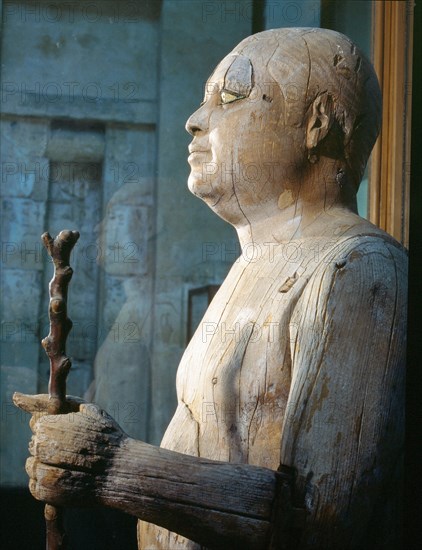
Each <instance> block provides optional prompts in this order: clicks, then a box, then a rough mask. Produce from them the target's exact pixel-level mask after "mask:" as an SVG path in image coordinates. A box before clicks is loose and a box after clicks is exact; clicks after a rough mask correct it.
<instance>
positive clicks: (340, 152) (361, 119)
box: [232, 28, 381, 190]
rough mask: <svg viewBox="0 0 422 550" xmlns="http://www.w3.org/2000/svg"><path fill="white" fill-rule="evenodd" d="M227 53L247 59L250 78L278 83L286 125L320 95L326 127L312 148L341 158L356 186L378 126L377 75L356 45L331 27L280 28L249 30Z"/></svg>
mask: <svg viewBox="0 0 422 550" xmlns="http://www.w3.org/2000/svg"><path fill="white" fill-rule="evenodd" d="M232 54H234V55H240V56H241V58H243V59H246V58H249V59H250V60H251V65H252V79H253V78H254V74H253V73H256V72H260V73H261V78H260V80H261V82H262V78H263V76H262V73H263V72H267V74H268V76H269V77H270V78H271V80H273V81H274V82H275V83H276V84H277V85H278V87H279V88H280V91H281V94H282V96H283V98H284V112H283V113H282V116H283V117H284V122H285V124H286V125H288V126H296V127H298V126H303V125H306V124H307V123H308V122H309V119H310V118H311V116H312V110H313V109H314V110H315V106H314V102H315V100H317V98H321V101H322V102H323V105H324V110H325V112H326V114H327V116H328V117H329V122H328V125H329V128H328V132H327V135H326V136H325V137H324V139H323V140H321V142H320V143H318V145H317V147H316V148H315V151H314V152H315V153H317V154H321V155H325V156H328V157H332V158H339V159H343V160H344V162H345V164H346V165H347V168H348V174H349V178H350V180H351V182H352V184H353V186H354V187H355V189H356V190H357V188H358V185H359V183H360V180H361V178H362V175H363V172H364V169H365V165H366V163H367V160H368V157H369V154H370V152H371V150H372V147H373V145H374V143H375V140H376V138H377V136H378V133H379V130H380V126H381V93H380V89H379V84H378V80H377V77H376V74H375V71H374V69H373V67H372V65H371V64H370V63H369V61H368V60H367V59H366V58H365V56H364V54H363V53H362V52H361V51H360V50H359V48H357V46H356V45H355V44H353V42H352V41H351V40H350V39H349V38H347V37H346V36H344V35H342V34H340V33H338V32H335V31H331V30H327V29H317V28H316V29H311V28H286V29H274V30H269V31H264V32H261V33H258V34H255V35H253V36H250V37H248V38H246V39H245V40H243V41H242V42H241V43H240V44H239V45H238V46H237V47H236V48H234V50H233V52H232ZM238 65H239V66H243V67H245V66H246V62H245V61H243V63H238ZM244 72H245V71H244ZM245 74H246V73H245ZM264 78H265V77H264Z"/></svg>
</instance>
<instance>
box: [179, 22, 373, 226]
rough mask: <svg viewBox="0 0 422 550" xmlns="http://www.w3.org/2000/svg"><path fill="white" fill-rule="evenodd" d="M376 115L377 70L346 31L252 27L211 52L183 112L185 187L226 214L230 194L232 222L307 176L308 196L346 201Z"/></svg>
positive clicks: (351, 200)
mask: <svg viewBox="0 0 422 550" xmlns="http://www.w3.org/2000/svg"><path fill="white" fill-rule="evenodd" d="M380 124H381V94H380V89H379V85H378V80H377V77H376V75H375V72H374V69H373V67H372V65H371V64H370V63H369V61H368V60H367V59H366V58H365V56H364V55H363V53H362V52H361V51H360V50H359V49H358V48H357V46H355V44H353V42H352V41H351V40H350V39H349V38H347V37H346V36H344V35H342V34H340V33H338V32H335V31H330V30H326V29H318V28H316V29H312V28H284V29H275V30H269V31H265V32H261V33H258V34H255V35H253V36H250V37H248V38H246V39H245V40H243V41H242V42H241V43H240V44H239V45H238V46H237V47H236V48H234V50H233V51H232V52H231V53H230V54H229V55H228V56H227V57H225V58H224V59H223V60H222V61H221V63H220V64H219V65H218V66H217V68H216V69H215V71H214V72H213V74H212V75H211V77H210V78H209V80H208V82H207V84H206V89H205V98H204V102H203V103H202V105H201V107H200V108H199V109H198V110H197V111H196V112H195V113H194V114H193V115H192V116H191V117H190V118H189V120H188V122H187V129H188V131H189V132H190V133H191V134H192V135H193V136H194V139H193V141H192V144H191V146H190V151H191V153H192V154H191V155H190V157H189V163H190V165H191V169H192V170H191V175H190V178H189V187H190V189H191V191H192V192H193V193H194V194H196V195H198V196H200V197H201V198H202V199H204V200H205V201H206V202H207V203H208V204H209V205H210V206H211V207H212V208H213V209H214V210H215V211H216V212H217V213H218V214H220V215H221V216H222V217H224V218H226V219H227V212H226V210H227V207H228V210H231V211H233V210H234V208H233V204H234V202H236V203H237V204H238V206H239V208H237V217H238V218H239V219H235V218H233V216H232V214H230V216H229V218H230V219H229V220H228V221H230V222H232V223H234V224H235V225H236V223H238V222H240V218H241V217H242V212H243V214H245V212H246V211H249V212H251V204H252V203H253V202H254V201H255V202H259V203H260V205H261V206H262V205H263V204H264V205H265V204H267V205H268V204H269V202H271V201H272V202H273V203H274V199H276V198H277V194H278V196H280V195H281V194H282V193H283V192H285V191H286V190H287V191H289V192H290V193H291V194H292V196H295V195H296V196H297V194H298V193H300V192H302V193H303V192H304V191H305V189H306V187H307V186H308V190H307V196H308V197H310V198H311V200H312V197H314V198H315V197H316V196H317V194H318V193H319V195H318V196H319V197H320V199H321V196H320V195H321V193H329V194H330V196H331V197H332V199H333V202H337V203H340V204H343V205H345V206H351V207H352V208H353V204H355V195H356V192H357V190H358V187H359V183H360V181H361V178H362V175H363V172H364V169H365V166H366V163H367V160H368V157H369V154H370V152H371V149H372V147H373V145H374V143H375V140H376V138H377V135H378V133H379V129H380ZM251 215H252V216H253V212H252V213H251ZM245 216H246V214H245ZM246 217H247V216H246Z"/></svg>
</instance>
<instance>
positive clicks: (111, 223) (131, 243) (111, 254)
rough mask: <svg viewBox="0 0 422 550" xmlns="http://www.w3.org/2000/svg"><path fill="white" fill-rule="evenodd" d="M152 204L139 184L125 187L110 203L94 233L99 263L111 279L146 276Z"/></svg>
mask: <svg viewBox="0 0 422 550" xmlns="http://www.w3.org/2000/svg"><path fill="white" fill-rule="evenodd" d="M149 202H150V201H149V199H148V197H145V195H144V193H143V192H142V187H141V186H140V184H139V183H137V182H136V183H126V184H124V185H123V186H122V187H120V188H119V189H118V190H117V191H116V192H115V193H114V195H113V196H112V197H111V199H110V201H109V202H108V204H107V208H106V213H105V216H104V219H103V220H102V221H101V222H100V223H99V224H98V225H97V226H96V228H95V232H96V233H97V258H96V259H97V262H98V264H99V265H100V266H101V267H102V268H103V269H104V270H105V271H106V273H108V274H109V275H113V276H116V277H124V278H127V277H137V276H141V275H144V274H145V273H146V270H147V265H146V263H147V254H146V245H147V240H146V235H147V234H148V231H149V224H150V219H149V218H150V216H149V210H150V206H149Z"/></svg>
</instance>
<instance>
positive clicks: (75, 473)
mask: <svg viewBox="0 0 422 550" xmlns="http://www.w3.org/2000/svg"><path fill="white" fill-rule="evenodd" d="M47 399H48V396H24V395H21V394H15V396H14V400H15V403H16V404H17V405H18V406H20V407H21V408H23V409H25V410H27V411H30V412H32V413H33V414H34V411H35V410H37V409H38V410H43V409H45V402H46V400H47ZM72 407H73V410H74V411H77V412H75V413H70V414H64V415H56V416H54V415H42V413H40V416H37V414H36V413H35V414H34V416H33V418H32V420H31V425H32V429H33V432H34V436H33V438H32V440H31V444H30V451H31V455H32V456H31V457H30V458H29V459H28V460H27V465H26V468H27V472H28V474H29V476H30V484H29V486H30V490H31V492H32V494H33V495H34V496H35V498H37V499H39V500H43V501H45V502H49V503H51V504H55V505H57V506H88V507H95V506H106V507H110V508H114V509H119V510H122V511H123V512H126V513H129V514H131V515H134V516H136V517H138V518H140V519H143V520H145V521H148V522H152V523H155V524H158V525H160V526H162V527H165V528H167V529H169V530H171V531H175V532H177V533H179V534H181V535H183V536H185V537H187V538H189V539H191V540H194V541H196V542H198V543H200V544H203V545H205V546H207V547H210V548H232V547H233V544H234V542H235V543H236V544H238V545H239V547H242V548H245V549H260V548H262V549H264V548H267V547H268V540H269V538H270V537H271V529H270V526H271V519H272V513H273V502H274V499H275V497H276V495H278V494H280V492H281V491H283V487H284V484H283V480H284V477H283V475H282V474H280V473H277V472H274V471H272V470H269V469H266V468H258V467H255V466H250V465H245V464H231V463H225V462H216V461H211V460H207V459H201V458H197V457H192V456H188V455H184V454H180V453H176V452H173V451H170V450H167V449H162V448H160V447H156V446H152V445H148V444H146V443H143V442H142V441H137V440H134V439H131V438H129V437H127V436H126V435H125V434H124V433H123V432H122V431H121V429H120V427H119V426H118V425H117V423H116V422H115V421H114V420H113V419H112V418H111V417H110V416H108V415H107V414H106V413H105V412H104V411H102V410H101V409H99V408H98V407H96V406H95V405H87V404H80V403H77V402H75V403H74V404H73V405H72Z"/></svg>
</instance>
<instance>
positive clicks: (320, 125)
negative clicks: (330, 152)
mask: <svg viewBox="0 0 422 550" xmlns="http://www.w3.org/2000/svg"><path fill="white" fill-rule="evenodd" d="M332 122H333V102H332V99H331V96H330V95H329V94H328V93H327V92H324V93H323V94H321V95H319V96H318V97H317V98H316V99H315V100H314V102H313V103H312V114H311V118H310V119H309V121H308V125H307V128H306V147H307V148H308V149H314V148H315V147H316V146H317V145H318V143H320V141H321V140H323V139H324V138H325V136H326V135H327V134H328V131H329V129H330V128H331V124H332Z"/></svg>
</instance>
